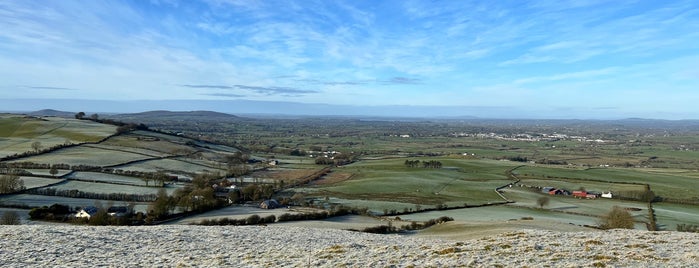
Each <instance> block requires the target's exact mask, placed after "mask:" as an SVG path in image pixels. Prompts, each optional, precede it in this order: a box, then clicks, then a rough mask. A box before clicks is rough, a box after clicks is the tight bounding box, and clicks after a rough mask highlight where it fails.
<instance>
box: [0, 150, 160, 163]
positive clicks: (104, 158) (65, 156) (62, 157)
mask: <svg viewBox="0 0 699 268" xmlns="http://www.w3.org/2000/svg"><path fill="white" fill-rule="evenodd" d="M149 158H151V157H149V156H145V155H142V154H136V153H129V152H115V151H113V150H105V149H99V148H93V147H86V146H78V147H71V148H64V149H60V150H57V151H54V152H52V153H50V154H41V155H36V156H30V157H25V158H21V159H18V160H13V161H10V163H12V162H33V163H39V164H49V165H50V164H68V165H71V166H73V165H87V166H103V167H104V166H112V165H118V164H122V163H126V162H130V161H136V160H143V159H149Z"/></svg>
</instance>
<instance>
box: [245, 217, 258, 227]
mask: <svg viewBox="0 0 699 268" xmlns="http://www.w3.org/2000/svg"><path fill="white" fill-rule="evenodd" d="M259 222H260V216H258V215H257V214H253V215H250V217H248V218H247V219H246V220H245V223H246V224H248V225H253V224H258V223H259Z"/></svg>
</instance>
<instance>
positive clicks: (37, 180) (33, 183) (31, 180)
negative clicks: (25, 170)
mask: <svg viewBox="0 0 699 268" xmlns="http://www.w3.org/2000/svg"><path fill="white" fill-rule="evenodd" d="M20 178H21V179H22V181H23V182H24V187H25V188H27V189H31V188H37V187H44V186H46V185H50V184H54V183H58V182H61V181H63V179H51V178H42V177H29V176H21V177H20Z"/></svg>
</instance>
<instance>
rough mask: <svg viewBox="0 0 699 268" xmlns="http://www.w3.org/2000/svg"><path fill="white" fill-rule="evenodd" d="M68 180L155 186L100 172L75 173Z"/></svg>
mask: <svg viewBox="0 0 699 268" xmlns="http://www.w3.org/2000/svg"><path fill="white" fill-rule="evenodd" d="M66 179H73V180H81V181H88V182H90V181H91V182H104V183H114V184H128V185H133V186H153V185H154V184H155V183H154V182H150V183H149V185H146V181H145V180H143V179H140V178H135V177H128V176H121V175H115V174H106V173H99V172H73V174H71V175H70V176H67V177H66Z"/></svg>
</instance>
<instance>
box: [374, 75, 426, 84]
mask: <svg viewBox="0 0 699 268" xmlns="http://www.w3.org/2000/svg"><path fill="white" fill-rule="evenodd" d="M420 82H421V81H420V79H417V78H409V77H400V76H397V77H392V78H391V79H389V80H385V81H382V83H384V84H397V85H415V84H419V83H420Z"/></svg>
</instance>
